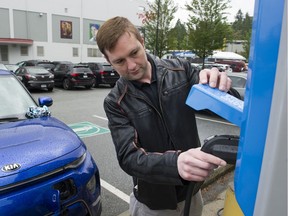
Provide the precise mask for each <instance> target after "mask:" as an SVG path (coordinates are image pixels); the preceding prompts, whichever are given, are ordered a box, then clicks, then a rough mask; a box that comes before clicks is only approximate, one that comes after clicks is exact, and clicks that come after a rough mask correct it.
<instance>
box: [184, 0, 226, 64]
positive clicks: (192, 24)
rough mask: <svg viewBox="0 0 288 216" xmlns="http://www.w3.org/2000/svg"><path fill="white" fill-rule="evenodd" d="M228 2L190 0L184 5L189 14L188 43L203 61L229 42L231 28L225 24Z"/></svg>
mask: <svg viewBox="0 0 288 216" xmlns="http://www.w3.org/2000/svg"><path fill="white" fill-rule="evenodd" d="M229 3H230V1H229V0H192V1H191V3H190V4H186V8H187V10H189V11H190V12H191V15H189V20H188V23H187V25H188V29H189V43H190V46H191V47H192V49H193V51H194V52H195V54H196V55H197V56H199V57H200V58H202V62H203V65H204V60H205V58H206V57H208V56H209V55H211V54H212V53H213V51H214V50H217V49H222V48H223V46H224V41H225V39H227V40H229V39H230V35H231V28H230V26H229V25H228V23H227V22H226V20H227V17H226V12H225V11H226V9H228V8H229V5H228V4H229Z"/></svg>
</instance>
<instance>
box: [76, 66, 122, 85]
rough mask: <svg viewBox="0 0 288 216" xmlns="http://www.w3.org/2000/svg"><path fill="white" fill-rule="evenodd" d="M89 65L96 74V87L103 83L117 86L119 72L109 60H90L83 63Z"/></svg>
mask: <svg viewBox="0 0 288 216" xmlns="http://www.w3.org/2000/svg"><path fill="white" fill-rule="evenodd" d="M82 64H86V65H88V66H89V68H90V69H91V70H92V72H93V74H94V76H95V84H94V86H95V87H99V85H101V84H108V85H110V86H111V87H114V86H115V83H116V81H117V80H118V79H119V77H120V76H119V74H118V73H117V72H116V71H115V70H114V69H113V67H112V66H111V64H109V63H107V62H101V63H99V62H98V63H97V62H88V63H82Z"/></svg>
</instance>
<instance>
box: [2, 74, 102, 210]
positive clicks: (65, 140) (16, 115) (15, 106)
mask: <svg viewBox="0 0 288 216" xmlns="http://www.w3.org/2000/svg"><path fill="white" fill-rule="evenodd" d="M0 101H1V106H0V151H1V160H0V170H1V171H0V179H1V181H0V192H1V196H0V203H1V205H0V212H1V215H77V216H78V215H79V216H84V215H85V216H86V215H95V216H99V215H100V214H101V210H102V207H101V206H102V204H101V197H100V193H101V185H100V176H99V170H98V167H97V165H96V163H95V161H94V159H93V158H92V156H91V154H90V153H89V151H88V150H87V147H86V146H85V144H84V143H83V141H82V140H81V139H80V138H79V137H78V136H77V134H76V133H75V132H74V131H73V130H72V129H71V128H69V127H68V126H67V125H66V124H64V123H63V122H61V121H60V120H58V119H56V118H55V117H52V116H51V113H50V112H49V110H48V107H49V106H51V105H52V103H53V100H52V98H50V97H39V98H38V103H37V102H36V101H35V100H34V99H33V97H32V96H31V95H30V93H29V92H28V91H27V89H26V88H25V87H24V85H23V84H22V83H21V82H20V81H19V80H18V79H17V78H16V76H15V75H14V74H13V73H12V72H10V71H4V70H0Z"/></svg>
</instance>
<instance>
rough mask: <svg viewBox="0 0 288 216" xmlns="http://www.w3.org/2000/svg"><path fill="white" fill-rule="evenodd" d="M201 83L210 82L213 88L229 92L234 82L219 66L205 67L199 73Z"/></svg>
mask: <svg viewBox="0 0 288 216" xmlns="http://www.w3.org/2000/svg"><path fill="white" fill-rule="evenodd" d="M199 78H200V80H199V83H200V84H209V86H210V87H212V88H219V90H221V91H225V92H227V91H228V90H229V89H230V87H231V84H232V81H231V79H230V78H229V77H228V76H227V74H226V72H220V71H219V70H218V69H217V68H211V69H204V70H201V71H200V73H199Z"/></svg>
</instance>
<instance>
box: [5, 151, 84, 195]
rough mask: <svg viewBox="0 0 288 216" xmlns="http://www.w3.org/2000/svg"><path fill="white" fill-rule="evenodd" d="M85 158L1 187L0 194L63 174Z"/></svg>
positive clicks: (78, 164)
mask: <svg viewBox="0 0 288 216" xmlns="http://www.w3.org/2000/svg"><path fill="white" fill-rule="evenodd" d="M85 158H86V153H84V154H83V155H82V156H81V157H80V158H78V159H77V160H75V161H73V162H72V163H69V164H67V165H66V166H64V167H61V168H59V169H56V170H54V171H51V172H48V173H45V174H42V175H39V176H36V177H34V178H32V179H27V180H25V181H21V182H17V183H15V184H10V185H5V186H2V187H0V193H5V192H8V191H13V190H17V189H19V188H21V187H25V186H26V185H29V184H33V183H36V182H43V181H45V180H46V179H47V178H51V177H53V176H55V175H57V174H59V173H62V172H65V170H67V169H74V168H76V167H78V166H80V165H81V164H82V163H83V161H84V160H85Z"/></svg>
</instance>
